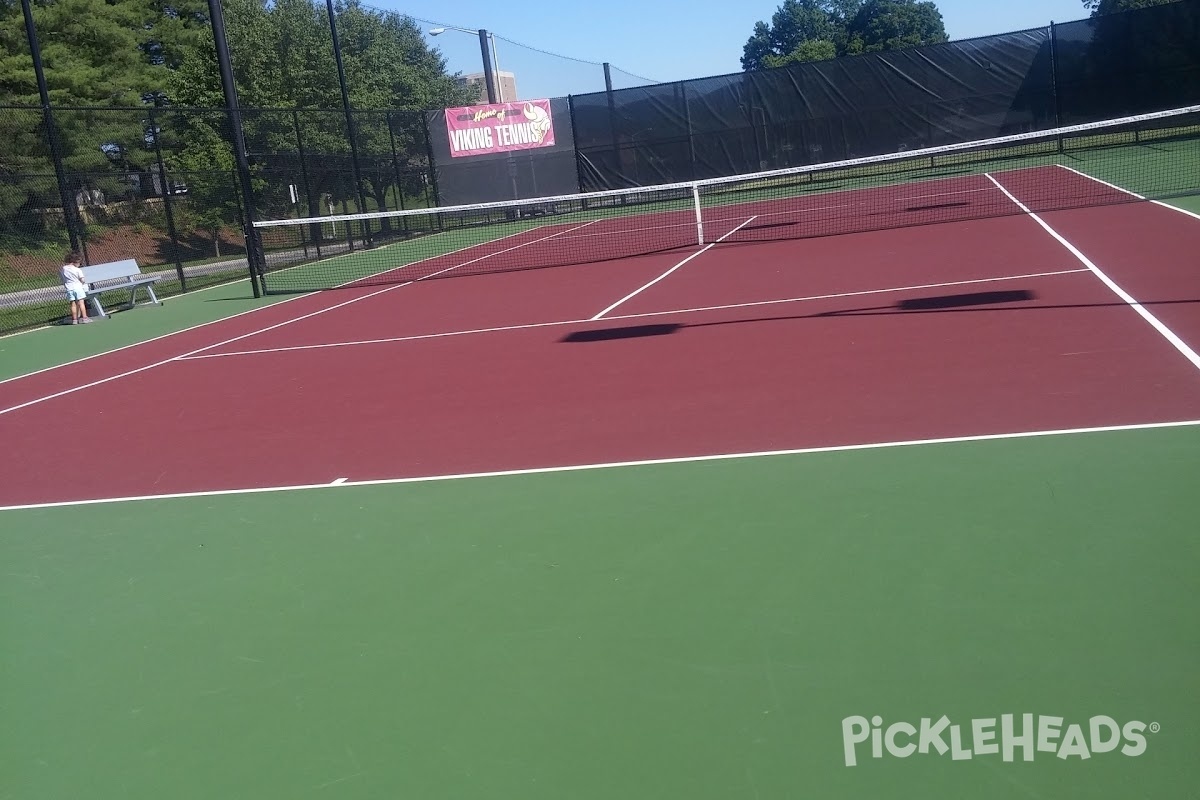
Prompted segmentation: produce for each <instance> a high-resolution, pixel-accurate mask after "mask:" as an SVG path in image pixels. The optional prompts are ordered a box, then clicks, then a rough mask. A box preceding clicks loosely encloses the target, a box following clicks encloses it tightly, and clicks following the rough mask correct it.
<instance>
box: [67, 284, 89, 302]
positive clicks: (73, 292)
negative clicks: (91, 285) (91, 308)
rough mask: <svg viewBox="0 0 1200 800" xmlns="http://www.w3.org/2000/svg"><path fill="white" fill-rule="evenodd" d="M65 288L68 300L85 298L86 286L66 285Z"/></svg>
mask: <svg viewBox="0 0 1200 800" xmlns="http://www.w3.org/2000/svg"><path fill="white" fill-rule="evenodd" d="M66 289H67V299H68V300H84V299H86V298H87V287H86V286H82V285H80V286H68V287H66Z"/></svg>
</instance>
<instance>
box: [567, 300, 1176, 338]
mask: <svg viewBox="0 0 1200 800" xmlns="http://www.w3.org/2000/svg"><path fill="white" fill-rule="evenodd" d="M1036 299H1037V295H1036V294H1035V293H1034V292H1031V291H1029V290H1028V289H1012V290H1007V291H992V292H971V293H967V294H948V295H934V296H931V297H915V298H909V299H906V300H901V301H899V302H897V303H893V304H891V305H886V306H867V307H863V308H847V309H842V310H840V311H820V312H817V313H815V314H791V315H787V316H778V317H755V318H753V319H730V320H721V321H719V322H692V323H688V322H680V323H664V324H655V325H623V326H619V327H609V328H594V329H591V330H586V331H575V332H573V333H570V334H568V335H567V336H564V337H563V338H562V339H560V340H559V341H560V342H562V343H568V344H572V343H581V342H607V341H614V340H619V339H641V338H646V337H651V336H668V335H671V334H674V333H678V332H679V331H681V330H684V329H686V328H709V327H714V326H717V325H745V324H748V323H756V322H786V321H792V320H800V319H831V318H834V317H870V316H881V315H896V314H945V313H960V314H961V313H972V312H978V311H988V312H993V313H994V312H1005V311H1021V312H1028V311H1055V310H1060V309H1072V308H1114V307H1125V306H1126V305H1127V304H1126V303H1124V302H1112V303H1058V304H1054V305H1009V304H1012V303H1029V302H1031V301H1033V300H1036ZM1189 303H1192V304H1200V299H1193V300H1157V301H1154V300H1152V301H1147V302H1140V303H1139V305H1141V306H1163V305H1183V304H1189ZM781 305H782V304H781ZM714 310H716V309H714ZM722 310H725V309H722ZM698 311H699V310H698Z"/></svg>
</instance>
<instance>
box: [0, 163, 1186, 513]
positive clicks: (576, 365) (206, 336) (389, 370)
mask: <svg viewBox="0 0 1200 800" xmlns="http://www.w3.org/2000/svg"><path fill="white" fill-rule="evenodd" d="M998 177H999V178H1000V179H1001V180H1002V181H1003V182H1004V183H1005V184H1006V188H1008V189H1009V191H1011V192H1012V193H1013V194H1014V195H1015V196H1018V197H1019V196H1020V194H1021V191H1022V187H1021V185H1020V181H1019V179H1018V180H1013V181H1012V185H1008V183H1009V179H1008V178H1007V177H1006V176H1004V175H1000V176H998ZM965 185H967V186H968V187H969V188H971V190H972V191H974V189H975V188H976V186H977V184H976V182H975V181H974V179H972V181H971V182H969V183H968V184H965ZM995 195H996V196H998V197H999V198H1000V200H999V201H998V200H996V198H995V197H993V198H989V199H988V200H987V202H1000V201H1004V202H1011V200H1009V199H1008V198H1006V197H1005V195H1004V194H1003V193H1002V192H1000V191H999V190H998V189H997V190H995ZM1044 219H1046V220H1047V221H1048V222H1049V223H1050V224H1051V225H1052V226H1054V227H1055V228H1056V229H1057V230H1058V231H1059V233H1060V234H1061V235H1063V236H1064V237H1066V238H1068V239H1069V240H1070V241H1071V243H1072V244H1073V245H1074V246H1076V247H1077V248H1078V249H1079V250H1080V251H1081V252H1083V253H1086V254H1087V257H1088V258H1090V259H1091V260H1092V261H1093V263H1094V265H1095V266H1096V267H1097V268H1098V269H1100V270H1103V271H1104V273H1105V274H1106V275H1107V276H1108V277H1109V278H1110V279H1112V280H1113V281H1116V282H1117V283H1118V284H1120V285H1121V286H1122V287H1123V288H1124V289H1125V290H1126V291H1129V292H1131V293H1133V294H1134V296H1135V297H1136V298H1137V299H1139V300H1146V301H1147V302H1148V305H1147V309H1148V310H1149V311H1151V313H1153V314H1155V315H1157V316H1159V317H1160V319H1162V321H1164V322H1167V324H1168V325H1171V324H1172V323H1171V322H1169V321H1168V320H1174V321H1175V322H1176V323H1177V327H1176V333H1178V334H1179V335H1180V337H1181V338H1182V339H1183V340H1184V341H1185V342H1187V343H1190V344H1191V345H1192V347H1193V348H1194V347H1196V346H1198V345H1200V329H1198V328H1197V325H1196V316H1197V314H1196V301H1197V298H1198V297H1200V295H1197V293H1196V292H1197V290H1198V289H1200V286H1198V285H1197V282H1196V274H1197V273H1196V270H1195V269H1194V268H1193V267H1194V259H1195V255H1194V254H1195V252H1197V250H1196V249H1194V248H1191V249H1180V248H1183V247H1187V246H1188V245H1190V244H1191V243H1192V242H1193V241H1195V242H1196V243H1200V239H1196V238H1195V237H1200V220H1195V219H1192V218H1190V217H1187V216H1185V215H1183V214H1180V213H1178V212H1175V211H1172V210H1169V209H1166V208H1163V207H1161V206H1157V205H1153V204H1149V203H1137V204H1122V205H1118V206H1113V207H1107V208H1087V209H1076V210H1072V211H1064V212H1054V213H1048V214H1046V215H1044ZM1130 226H1133V227H1135V228H1137V229H1138V230H1144V231H1147V232H1151V231H1152V232H1153V233H1154V235H1153V236H1150V235H1147V236H1145V237H1139V236H1131V235H1130V234H1129V232H1128V231H1129V227H1130ZM1121 231H1124V234H1123V235H1122V233H1121ZM1130 240H1132V242H1131V241H1130ZM531 249H532V248H531ZM698 250H699V248H690V249H683V250H681V251H678V252H674V253H670V254H658V255H652V256H644V257H641V258H633V259H624V260H620V261H609V262H598V263H591V264H584V265H577V266H570V267H561V268H552V269H536V270H525V271H516V272H508V273H503V274H495V275H475V276H471V277H464V278H461V279H452V280H430V281H422V282H418V283H414V284H410V285H393V286H391V287H381V286H372V287H367V288H364V289H358V288H356V289H349V290H339V291H335V292H327V293H322V294H319V295H313V296H305V297H301V298H299V299H296V300H294V301H291V302H287V303H283V304H280V305H277V306H273V307H268V308H264V309H262V310H261V311H257V312H254V313H252V314H248V315H244V316H242V317H239V318H235V319H231V320H227V321H224V322H220V323H216V324H213V325H209V326H205V327H203V328H200V329H196V330H193V331H189V332H185V333H182V334H179V335H176V336H171V337H166V338H164V339H162V340H159V341H156V342H151V343H148V344H145V345H140V346H136V347H132V348H128V349H127V350H124V351H121V352H118V353H113V354H110V355H106V356H102V357H98V358H95V359H90V360H88V361H85V362H81V363H79V364H75V365H71V366H68V367H64V368H59V369H54V370H49V371H47V372H44V373H41V374H38V375H34V376H30V377H27V378H23V379H18V380H15V381H10V382H8V383H5V384H0V429H2V430H3V435H4V438H5V441H6V443H8V446H9V447H10V449H12V450H13V451H15V452H20V453H22V454H23V456H22V463H21V471H20V473H19V474H15V473H14V474H9V475H6V476H5V479H4V480H3V482H2V483H0V505H4V506H11V505H20V504H36V503H46V502H59V501H73V500H85V499H100V498H112V497H126V496H145V495H162V494H171V493H186V492H199V491H219V490H234V489H246V488H256V487H276V486H291V485H317V484H328V483H331V482H334V481H339V480H348V481H364V480H387V479H398V478H413V477H427V476H440V475H453V474H462V473H477V472H492V471H504V470H520V469H537V468H547V467H556V466H574V465H582V464H596V463H609V462H625V461H636V460H648V459H663V458H682V457H693V456H706V455H715V454H731V453H749V452H761V451H776V450H790V449H802V448H816V447H829V446H842V445H854V444H869V443H880V442H895V441H909V440H924V439H937V438H947V437H959V436H977V435H989V434H1005V433H1013V432H1027V431H1040V430H1059V429H1074V428H1088V427H1099V426H1120V425H1136V424H1143V423H1156V422H1175V421H1184V420H1194V419H1200V369H1198V368H1197V365H1195V364H1193V363H1192V362H1191V361H1189V358H1188V356H1187V353H1186V352H1183V351H1181V350H1180V349H1179V348H1177V347H1176V346H1173V345H1172V344H1171V343H1170V342H1169V341H1168V339H1167V338H1165V337H1164V335H1163V334H1162V333H1161V332H1160V331H1157V330H1155V329H1154V327H1152V325H1151V324H1150V323H1149V322H1148V321H1147V320H1146V319H1144V318H1143V317H1142V316H1139V315H1138V313H1136V311H1135V310H1134V309H1133V308H1131V307H1130V305H1129V304H1128V303H1126V302H1125V301H1123V300H1122V299H1121V298H1120V297H1118V295H1117V294H1115V293H1114V292H1113V291H1112V290H1111V289H1110V288H1109V287H1108V286H1106V285H1105V283H1104V282H1103V281H1102V280H1101V279H1100V278H1099V277H1098V276H1097V275H1096V274H1095V272H1094V271H1092V270H1091V269H1090V268H1089V267H1087V266H1086V265H1085V264H1084V262H1083V261H1081V260H1080V259H1079V258H1078V257H1077V256H1075V255H1073V254H1072V253H1071V252H1070V251H1069V250H1068V249H1067V248H1066V247H1064V246H1063V245H1062V244H1061V243H1060V242H1058V241H1056V240H1055V239H1054V238H1053V237H1052V236H1051V235H1050V234H1049V233H1048V232H1046V231H1045V230H1044V229H1043V228H1042V227H1041V226H1039V225H1038V223H1037V222H1036V221H1035V220H1034V219H1033V218H1031V217H1029V216H1026V215H1015V216H1007V217H1001V218H993V219H984V220H973V221H959V222H954V223H950V224H944V225H927V226H919V227H911V228H903V229H897V230H887V231H878V232H874V233H865V234H854V235H845V236H830V237H818V238H807V239H803V240H796V241H788V242H766V243H756V244H721V245H716V246H714V247H712V248H710V249H707V250H705V251H703V252H700V253H699V254H697V252H698ZM1135 250H1136V252H1135ZM530 255H531V256H533V257H535V256H536V253H531V254H530ZM685 259H690V260H687V261H686V263H683V262H684V260H685ZM655 281H656V282H655ZM651 282H653V283H651ZM643 287H645V288H643ZM639 289H642V290H641V291H638V290H639ZM1143 292H1144V293H1145V294H1143ZM630 295H632V296H630ZM626 297H628V299H626V300H624V302H621V303H620V304H619V305H617V306H616V307H615V308H612V310H611V311H609V312H608V313H607V314H606V315H605V318H604V319H600V320H598V321H589V320H590V318H592V317H594V316H596V315H597V314H599V313H601V312H602V311H604V310H605V309H608V308H610V307H612V306H613V304H616V303H618V301H621V300H622V298H626ZM1151 299H1153V301H1154V302H1153V303H1149V301H1150V300H1151ZM334 306H337V307H334ZM718 307H719V308H718ZM326 309H328V310H326ZM676 312H681V313H676ZM480 329H491V330H480ZM414 337H420V338H414ZM367 341H370V343H362V342H367ZM283 348H288V349H283ZM1185 348H1186V345H1185ZM126 373H128V374H126ZM93 382H96V383H94V385H93ZM80 387H82V388H80ZM60 392H66V393H65V394H61V395H58V396H56V395H57V393H60ZM25 404H28V405H25ZM80 442H83V443H85V446H86V448H87V450H88V452H89V454H90V459H91V463H93V464H95V465H97V468H96V469H90V470H81V471H79V472H76V473H73V474H72V480H71V481H70V482H69V484H63V483H61V482H58V481H52V480H47V479H46V476H50V475H55V474H58V472H59V467H60V466H61V464H60V462H61V459H62V456H63V453H64V452H67V451H69V450H71V449H73V448H77V447H78V446H79V444H80Z"/></svg>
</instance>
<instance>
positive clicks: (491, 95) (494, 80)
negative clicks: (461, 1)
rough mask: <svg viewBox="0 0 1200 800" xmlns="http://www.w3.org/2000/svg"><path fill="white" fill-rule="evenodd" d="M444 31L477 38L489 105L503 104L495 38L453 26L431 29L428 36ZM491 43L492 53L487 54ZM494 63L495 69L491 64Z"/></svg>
mask: <svg viewBox="0 0 1200 800" xmlns="http://www.w3.org/2000/svg"><path fill="white" fill-rule="evenodd" d="M446 31H459V32H460V33H473V34H476V35H478V36H479V52H480V55H482V56H483V80H484V83H485V84H486V85H487V94H488V102H489V103H503V102H504V93H503V92H502V91H500V79H499V75H498V74H497V73H499V72H500V57H499V56H498V55H497V54H496V37H495V35H493V34H491V33H488V32H487V30H485V29H483V28H480V29H479V30H477V31H473V30H470V29H468V28H456V27H454V26H453V25H448V26H446V27H443V28H431V29H430V31H429V35H430V36H440V35H441V34H443V33H445V32H446ZM489 40H490V41H491V43H492V51H491V53H490V54H489V53H488V41H489ZM493 63H495V69H493V67H492V64H493Z"/></svg>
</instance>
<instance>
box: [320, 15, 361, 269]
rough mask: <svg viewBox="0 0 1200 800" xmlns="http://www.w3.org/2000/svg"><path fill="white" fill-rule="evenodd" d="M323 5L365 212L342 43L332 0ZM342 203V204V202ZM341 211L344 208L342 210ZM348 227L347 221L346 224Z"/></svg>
mask: <svg viewBox="0 0 1200 800" xmlns="http://www.w3.org/2000/svg"><path fill="white" fill-rule="evenodd" d="M325 7H326V8H327V9H328V10H329V32H330V35H331V36H332V37H333V57H334V60H335V61H336V62H337V73H338V83H339V84H340V85H341V89H342V111H343V112H344V113H345V115H346V135H347V136H348V137H350V159H351V165H350V168H351V171H352V172H353V173H354V189H355V193H356V194H357V195H358V210H359V213H361V214H365V213H367V196H366V194H364V193H363V188H362V175H361V174H360V172H359V165H358V144H357V141H356V140H357V137H356V136H355V135H354V114H353V112H352V111H351V109H350V90H349V89H347V88H346V68H345V66H344V65H343V64H342V44H341V40H340V39H339V38H338V31H337V20H336V19H335V15H334V13H333V0H325ZM343 205H344V204H343ZM343 213H345V212H344V210H343ZM362 225H363V245H364V246H366V247H370V246H371V225H370V223H369V222H368V221H367V220H363V223H362ZM346 227H347V229H348V228H349V227H350V225H349V223H347V225H346Z"/></svg>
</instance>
